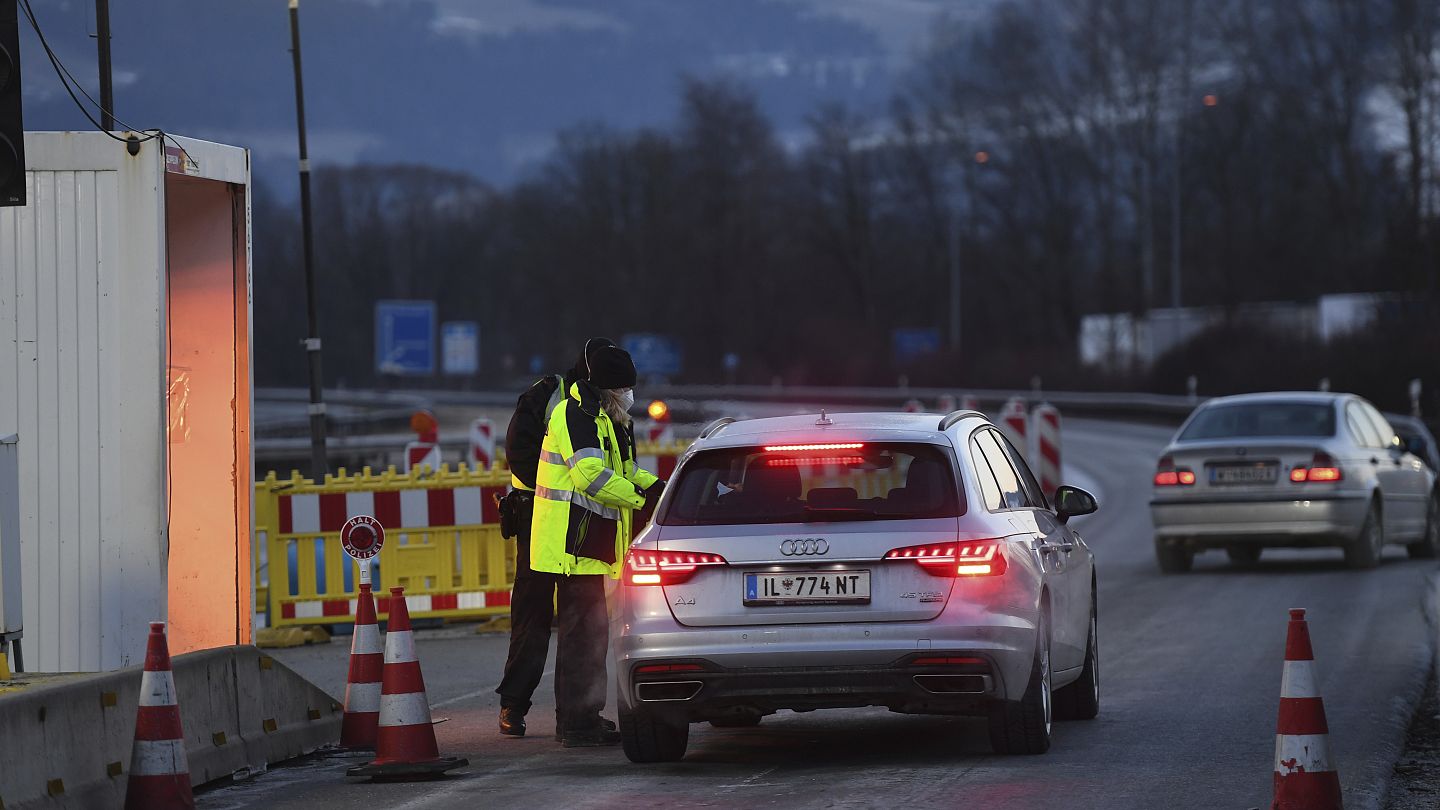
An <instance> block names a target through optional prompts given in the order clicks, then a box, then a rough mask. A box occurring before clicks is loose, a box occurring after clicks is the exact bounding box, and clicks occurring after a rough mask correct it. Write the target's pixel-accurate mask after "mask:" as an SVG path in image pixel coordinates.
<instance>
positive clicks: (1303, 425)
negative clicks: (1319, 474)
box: [1180, 402, 1335, 441]
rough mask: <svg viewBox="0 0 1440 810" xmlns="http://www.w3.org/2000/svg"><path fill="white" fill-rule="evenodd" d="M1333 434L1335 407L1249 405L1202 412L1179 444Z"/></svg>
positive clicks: (1215, 408)
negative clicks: (1214, 440) (1208, 440)
mask: <svg viewBox="0 0 1440 810" xmlns="http://www.w3.org/2000/svg"><path fill="white" fill-rule="evenodd" d="M1334 435H1335V406H1334V405H1331V404H1329V403H1315V402H1246V403H1237V404H1234V405H1214V406H1210V407H1207V408H1203V409H1201V410H1200V412H1199V413H1197V414H1195V418H1194V419H1192V420H1190V424H1189V425H1186V426H1185V430H1184V431H1183V432H1182V433H1181V434H1180V441H1193V440H1197V439H1238V438H1248V437H1252V436H1305V437H1316V438H1323V437H1328V436H1334Z"/></svg>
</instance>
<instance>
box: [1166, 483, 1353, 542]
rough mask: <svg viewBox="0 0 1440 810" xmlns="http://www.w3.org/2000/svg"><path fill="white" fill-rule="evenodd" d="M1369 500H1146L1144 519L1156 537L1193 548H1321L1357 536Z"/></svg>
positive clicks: (1338, 496)
mask: <svg viewBox="0 0 1440 810" xmlns="http://www.w3.org/2000/svg"><path fill="white" fill-rule="evenodd" d="M1369 503H1370V501H1369V497H1368V496H1367V495H1366V494H1363V493H1354V494H1350V493H1328V494H1325V495H1312V496H1311V497H1309V498H1283V499H1279V498H1277V499H1270V500H1258V499H1245V500H1240V499H1235V500H1224V499H1218V498H1215V499H1204V500H1200V499H1197V500H1184V499H1156V500H1152V501H1151V502H1150V517H1151V520H1152V521H1153V522H1154V524H1155V537H1156V539H1157V540H1161V541H1171V542H1183V543H1186V544H1188V545H1191V546H1196V547H1206V546H1223V545H1231V544H1233V543H1234V542H1251V543H1256V544H1264V545H1276V546H1285V545H1289V546H1327V545H1340V544H1343V543H1347V542H1349V541H1350V540H1352V539H1354V537H1355V536H1356V535H1357V534H1359V532H1360V526H1361V524H1362V523H1364V521H1365V513H1366V510H1367V509H1368V507H1369Z"/></svg>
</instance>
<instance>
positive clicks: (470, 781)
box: [390, 759, 534, 810]
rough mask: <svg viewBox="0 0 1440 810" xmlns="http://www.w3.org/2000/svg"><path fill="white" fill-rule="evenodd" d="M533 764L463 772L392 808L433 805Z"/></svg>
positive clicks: (403, 809) (402, 809)
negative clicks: (456, 777)
mask: <svg viewBox="0 0 1440 810" xmlns="http://www.w3.org/2000/svg"><path fill="white" fill-rule="evenodd" d="M532 765H534V763H533V762H531V761H530V760H528V759H526V760H521V761H519V762H516V763H513V764H510V765H505V766H503V767H500V768H487V769H485V770H483V771H475V772H473V773H468V774H463V777H464V778H462V779H460V780H458V781H455V782H451V783H449V784H446V785H445V786H444V787H441V788H438V789H436V788H430V789H428V790H427V791H426V793H425V795H424V796H418V797H416V798H414V799H411V800H410V801H408V802H405V803H404V804H396V805H392V806H391V807H390V810H417V808H421V807H433V806H435V805H436V804H438V803H440V802H441V801H442V800H444V799H447V798H449V797H451V796H454V795H455V794H457V793H461V792H463V791H465V790H466V789H467V788H471V787H474V786H475V785H476V783H477V782H482V781H485V780H488V779H494V778H495V777H497V776H503V775H505V774H507V773H510V772H511V771H518V770H520V769H521V768H528V767H531V766H532Z"/></svg>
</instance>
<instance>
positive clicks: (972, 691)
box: [914, 675, 991, 695]
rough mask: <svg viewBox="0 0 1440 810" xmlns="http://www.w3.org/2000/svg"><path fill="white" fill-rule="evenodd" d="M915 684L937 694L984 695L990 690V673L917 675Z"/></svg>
mask: <svg viewBox="0 0 1440 810" xmlns="http://www.w3.org/2000/svg"><path fill="white" fill-rule="evenodd" d="M914 677H915V684H916V685H917V686H919V687H920V688H921V689H924V690H925V691H926V692H930V693H932V694H936V695H983V694H985V693H987V692H989V691H990V685H991V680H990V676H989V675H916V676H914Z"/></svg>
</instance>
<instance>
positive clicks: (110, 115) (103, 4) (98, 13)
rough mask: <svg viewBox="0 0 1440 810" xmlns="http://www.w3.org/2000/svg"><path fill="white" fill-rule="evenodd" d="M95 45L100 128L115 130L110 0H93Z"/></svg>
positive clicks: (107, 130)
mask: <svg viewBox="0 0 1440 810" xmlns="http://www.w3.org/2000/svg"><path fill="white" fill-rule="evenodd" d="M95 43H96V49H97V50H98V51H99V57H100V128H101V129H103V130H105V131H106V132H113V131H114V130H115V87H114V84H113V83H112V82H111V79H110V0H95Z"/></svg>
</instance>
